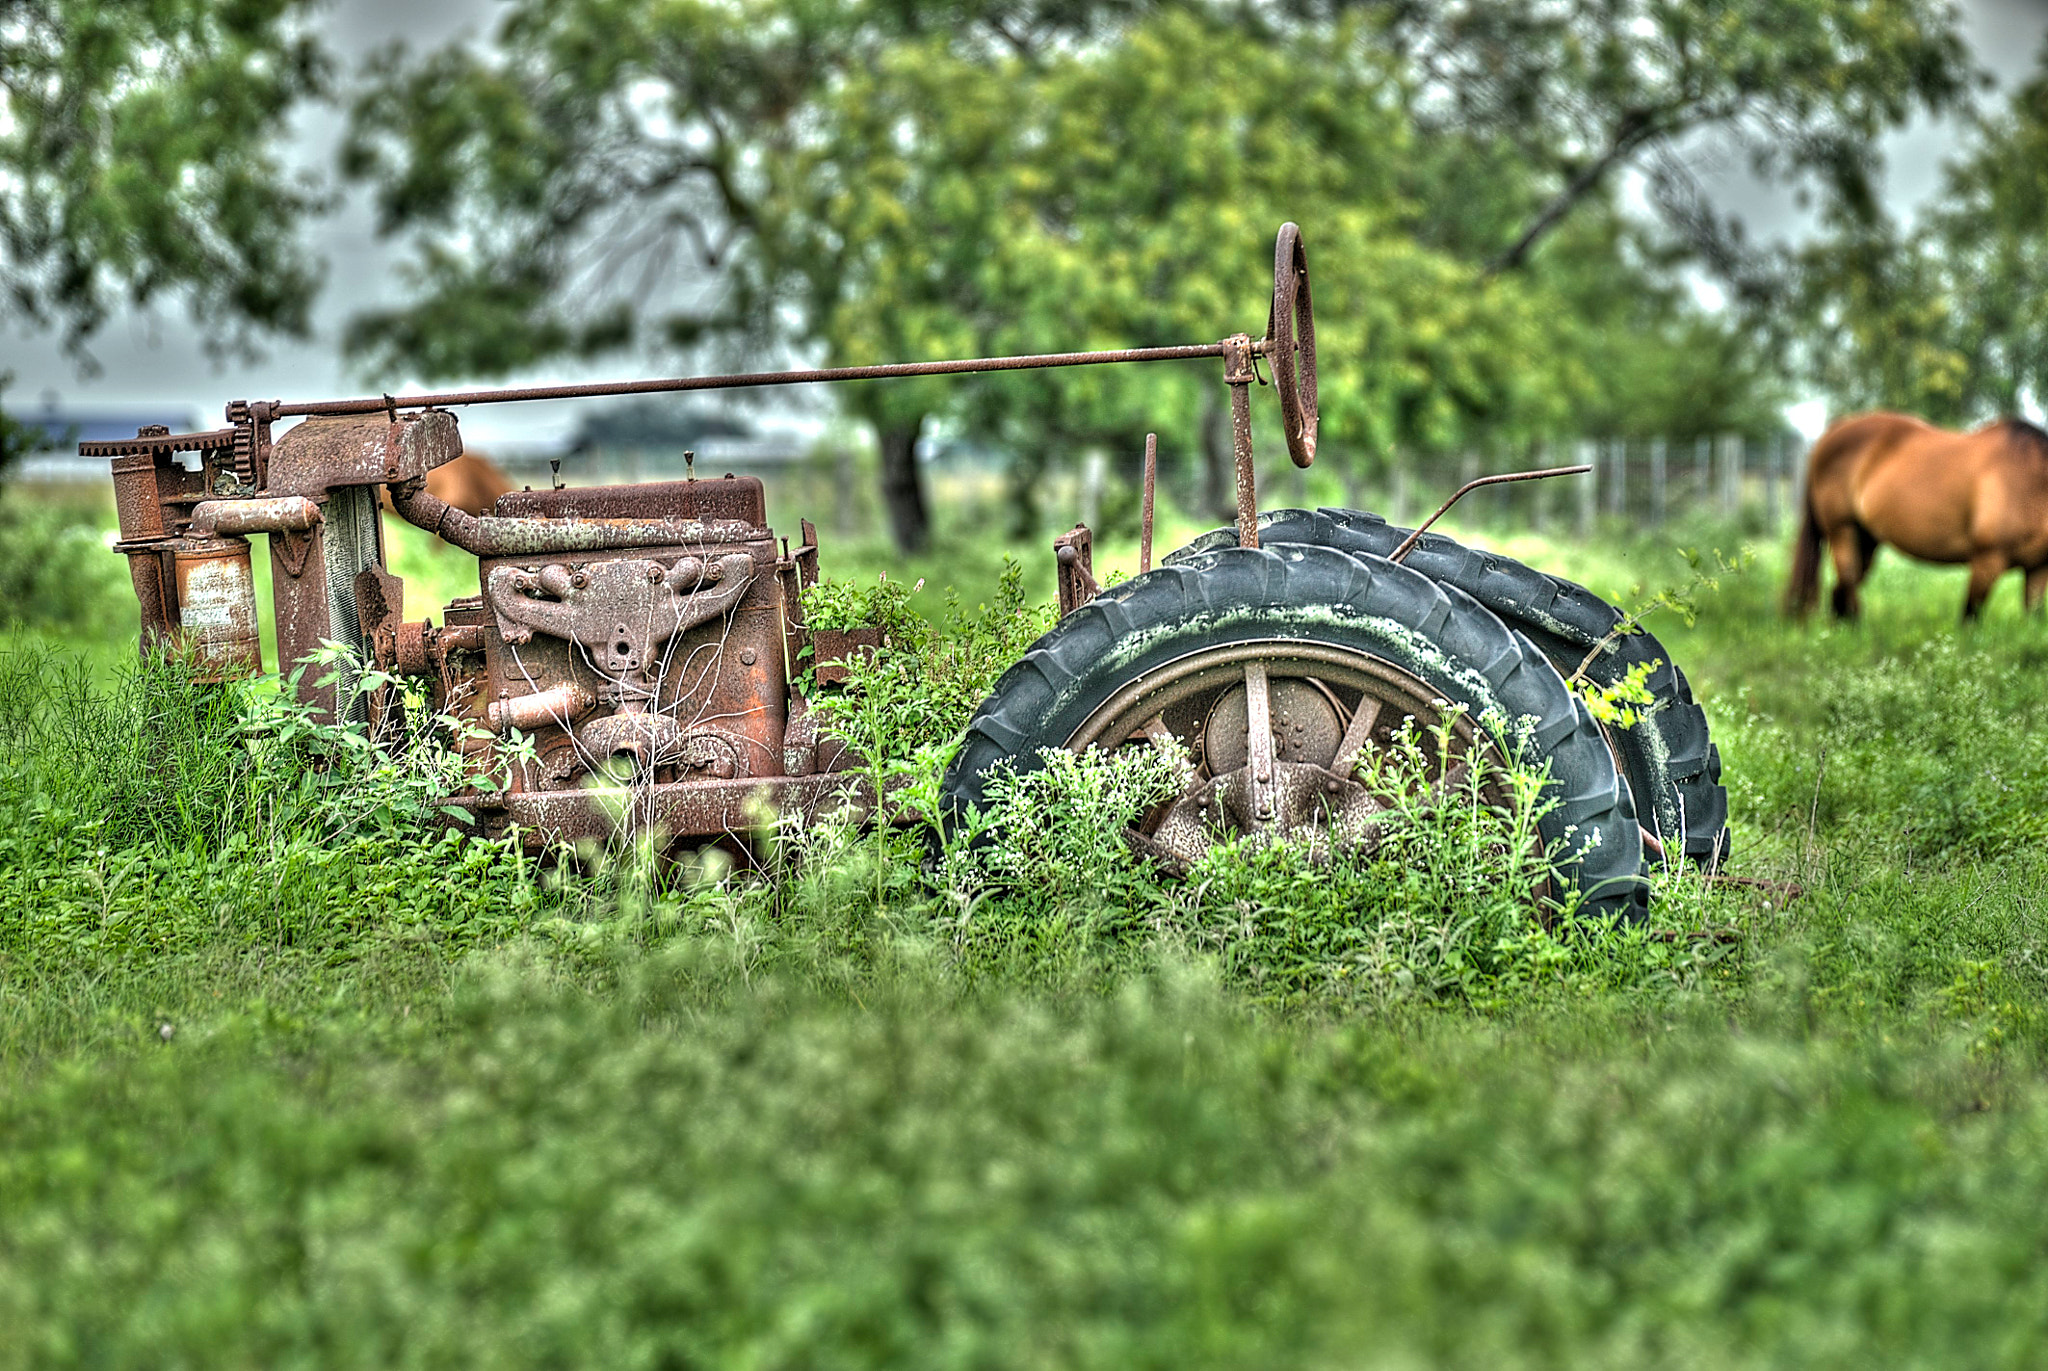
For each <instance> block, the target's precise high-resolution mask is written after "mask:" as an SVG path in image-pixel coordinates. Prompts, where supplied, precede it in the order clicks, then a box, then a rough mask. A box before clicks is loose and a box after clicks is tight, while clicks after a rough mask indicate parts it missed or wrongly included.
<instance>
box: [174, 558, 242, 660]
mask: <svg viewBox="0 0 2048 1371" xmlns="http://www.w3.org/2000/svg"><path fill="white" fill-rule="evenodd" d="M171 569H172V577H173V582H174V586H175V590H176V595H177V602H178V608H177V615H178V624H177V628H178V642H179V643H180V645H181V646H182V647H183V648H184V649H185V650H186V651H188V652H190V653H191V654H192V655H193V656H194V657H195V658H196V659H197V660H198V661H199V662H201V663H204V664H205V665H207V666H208V667H211V668H212V671H213V673H214V674H216V675H217V676H218V678H220V679H226V678H228V677H231V676H246V675H253V674H255V673H257V672H260V671H262V670H263V638H262V635H261V633H260V632H259V631H258V628H257V622H256V576H255V573H254V571H253V569H252V568H251V566H250V562H249V540H248V539H246V538H180V539H178V540H177V541H176V542H175V543H173V544H172V545H171Z"/></svg>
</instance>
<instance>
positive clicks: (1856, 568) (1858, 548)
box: [1828, 524, 1877, 619]
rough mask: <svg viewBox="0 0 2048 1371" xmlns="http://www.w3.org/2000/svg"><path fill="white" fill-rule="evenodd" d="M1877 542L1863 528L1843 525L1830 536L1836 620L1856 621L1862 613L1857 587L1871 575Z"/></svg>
mask: <svg viewBox="0 0 2048 1371" xmlns="http://www.w3.org/2000/svg"><path fill="white" fill-rule="evenodd" d="M1876 550H1877V539H1875V538H1873V537H1871V536H1870V533H1869V531H1868V530H1867V529H1865V528H1864V527H1863V526H1862V525H1861V524H1844V525H1842V526H1841V527H1840V528H1838V529H1836V530H1835V531H1834V532H1833V533H1830V534H1829V535H1828V553H1829V555H1830V556H1832V557H1833V558H1834V563H1835V592H1834V596H1833V599H1832V601H1831V603H1832V605H1833V607H1834V611H1835V617H1836V618H1837V619H1853V618H1855V617H1856V616H1857V615H1859V614H1861V613H1862V612H1863V605H1862V603H1861V602H1860V601H1859V600H1858V598H1857V595H1856V590H1857V587H1858V586H1860V585H1862V584H1863V578H1864V577H1865V576H1867V575H1868V574H1869V573H1870V559H1871V556H1872V554H1873V553H1875V552H1876Z"/></svg>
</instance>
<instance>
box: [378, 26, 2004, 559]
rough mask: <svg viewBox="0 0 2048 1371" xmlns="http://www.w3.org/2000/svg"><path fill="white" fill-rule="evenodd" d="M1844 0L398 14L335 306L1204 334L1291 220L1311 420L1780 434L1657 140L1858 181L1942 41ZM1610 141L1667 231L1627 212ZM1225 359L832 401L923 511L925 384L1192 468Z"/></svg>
mask: <svg viewBox="0 0 2048 1371" xmlns="http://www.w3.org/2000/svg"><path fill="white" fill-rule="evenodd" d="M1837 10H1838V7H1837V6H1834V5H1831V4H1824V3H1819V0H1803V2H1802V3H1798V4H1791V5H1786V4H1763V3H1751V2H1750V0H1729V2H1728V3H1720V4H1715V5H1711V6H1707V7H1705V8H1702V7H1699V6H1672V5H1666V4H1651V3H1634V2H1632V3H1625V4H1610V5H1600V6H1590V5H1577V6H1566V7H1562V8H1560V7H1557V6H1552V5H1545V4H1536V3H1519V2H1518V3H1511V4H1484V5H1481V4H1466V3H1457V2H1455V0H1452V2H1447V3H1433V4H1426V5H1407V6H1399V7H1367V6H1322V5H1286V6H1278V7H1257V6H1254V7H1244V6H1237V5H1227V4H1219V3H1208V2H1207V0H1162V2H1159V3H1147V2H1144V0H1129V2H1126V0H1115V2H1113V3H1094V4H1078V5H1065V4H1063V5H1051V6H1048V5H1038V4H1020V3H1013V2H1012V0H992V2H991V3H976V4H972V5H969V6H966V7H965V8H962V9H959V10H957V11H955V12H950V13H949V18H948V22H946V23H944V24H935V23H929V22H924V21H923V20H922V19H921V18H920V12H919V11H917V9H916V7H910V8H909V9H906V8H904V7H902V6H899V5H893V4H876V3H853V4H844V5H836V6H829V5H828V6H819V5H795V6H792V5H787V4H783V3H780V0H745V3H738V4H731V5H722V6H703V5H694V4H662V5H642V4H624V3H619V0H573V2H572V3H561V2H560V0H550V2H549V3H545V4H542V3H522V4H517V5H514V6H511V7H509V8H508V9H507V11H506V12H505V14H504V15H503V16H502V18H501V21H500V23H499V26H498V28H497V30H496V33H495V36H494V38H493V40H492V42H491V43H490V44H489V45H488V46H487V47H467V46H465V47H451V48H448V49H444V50H442V51H440V52H436V53H430V54H425V55H422V56H418V57H412V56H408V55H406V54H404V53H402V52H398V51H393V52H392V53H389V54H387V55H386V56H385V57H384V58H383V59H381V60H380V62H379V63H378V64H377V65H376V66H375V67H374V69H373V71H372V73H371V79H370V81H369V83H368V85H367V86H366V88H365V89H364V90H363V91H362V93H361V94H360V96H359V98H358V100H357V103H356V105H355V108H354V113H353V118H352V124H351V135H350V143H349V150H348V153H347V157H346V166H347V170H348V172H349V174H350V175H352V176H354V177H357V178H359V179H361V180H364V181H366V182H367V183H369V184H370V185H371V186H372V188H373V190H374V193H375V194H376V196H377V199H378V203H379V206H380V210H381V215H382V228H383V230H384V231H385V232H386V233H388V234H392V235H398V236H402V237H405V238H407V239H409V240H410V242H411V245H412V247H413V249H414V262H415V275H414V278H413V286H414V290H413V293H412V298H411V299H409V300H408V301H406V302H405V303H403V304H402V305H400V306H398V307H397V308H395V309H389V310H380V311H376V312H373V313H371V314H367V315H365V316H363V317H362V318H361V319H359V320H358V321H357V323H356V325H355V326H354V327H353V328H352V329H351V332H350V338H351V345H352V348H353V350H354V351H355V352H356V354H357V355H358V356H359V357H361V358H362V359H363V360H364V361H365V363H366V365H368V366H369V367H370V368H371V369H372V370H374V371H377V372H380V373H398V372H403V373H404V374H406V375H408V376H410V375H417V374H454V373H473V372H476V371H501V370H505V369H508V368H512V367H518V366H525V365H530V364H532V363H535V362H538V361H540V360H543V359H545V358H547V357H551V356H559V355H584V354H587V353H589V352H591V351H592V350H595V349H597V348H600V347H603V346H608V345H614V344H615V345H619V346H633V347H638V348H642V349H656V350H660V351H663V352H669V353H672V352H674V351H675V350H677V349H684V350H693V349H698V348H700V347H708V348H710V349H711V350H713V351H715V352H717V353H719V354H721V355H723V354H737V355H740V356H743V357H745V358H746V359H748V360H753V361H758V360H760V358H759V357H758V356H757V355H756V354H759V353H761V352H763V351H769V352H775V351H777V350H780V349H787V350H795V351H799V352H802V353H804V354H805V355H815V356H818V357H820V358H821V359H822V360H826V361H830V362H837V363H848V364H858V363H869V362H876V361H884V360H898V359H904V358H920V357H936V356H960V355H969V354H974V353H989V352H1042V351H1053V350H1065V349H1070V348H1075V347H1085V346H1126V345H1130V344H1134V343H1156V342H1167V341H1174V340H1179V339H1208V338H1214V337H1216V336H1217V335H1218V334H1219V333H1223V332H1227V331H1230V330H1234V329H1239V328H1242V329H1245V330H1247V331H1252V332H1257V331H1258V330H1259V327H1260V320H1261V316H1262V314H1263V301H1264V299H1265V296H1266V292H1267V289H1268V281H1269V280H1270V250H1269V248H1270V241H1271V240H1270V237H1269V235H1270V234H1271V232H1272V230H1273V227H1274V226H1275V225H1276V224H1278V223H1279V222H1280V221H1281V220H1282V219H1288V218H1291V219H1295V220H1297V221H1299V222H1300V223H1301V224H1303V225H1304V226H1305V227H1306V228H1307V230H1308V238H1309V242H1310V245H1311V256H1312V261H1313V265H1314V272H1315V280H1316V297H1317V299H1318V300H1320V301H1321V302H1322V306H1323V311H1322V318H1321V320H1320V321H1319V329H1320V335H1321V336H1320V339H1319V354H1320V364H1321V369H1322V387H1321V396H1322V401H1323V406H1324V413H1323V425H1324V426H1323V435H1324V442H1323V449H1324V451H1325V452H1326V454H1328V459H1327V460H1333V461H1335V462H1338V463H1341V464H1344V465H1348V466H1350V467H1352V468H1353V469H1354V470H1357V469H1361V468H1370V467H1374V466H1380V465H1384V464H1387V463H1389V462H1392V461H1395V460H1398V459H1400V458H1401V457H1402V456H1403V454H1407V453H1413V452H1434V451H1445V450H1457V449H1460V448H1466V449H1469V448H1472V447H1474V446H1480V445H1486V446H1494V447H1500V446H1507V445H1516V446H1519V445H1521V444H1524V443H1527V442H1529V441H1531V440H1533V439H1536V438H1539V437H1544V436H1555V435H1558V434H1564V433H1582V432H1589V431H1599V432H1606V433H1621V434H1647V433H1651V432H1663V433H1667V434H1677V435H1680V436H1684V435H1687V434H1691V433H1695V432H1703V431H1728V430H1731V429H1742V430H1749V431H1765V430H1768V429H1770V428H1771V427H1772V426H1773V425H1774V424H1775V417H1774V416H1775V411H1776V409H1777V408H1778V407H1779V405H1780V404H1781V403H1782V400H1783V398H1784V396H1783V395H1782V393H1781V385H1780V383H1779V381H1778V380H1777V379H1776V377H1777V372H1776V370H1775V369H1774V368H1773V366H1771V365H1769V364H1768V362H1767V358H1766V355H1765V354H1764V353H1763V352H1761V351H1760V350H1759V349H1758V348H1757V346H1756V339H1755V336H1754V335H1753V334H1752V333H1751V332H1749V331H1747V330H1745V329H1742V328H1739V327H1736V326H1735V325H1733V324H1731V323H1729V322H1728V321H1726V320H1723V319H1718V318H1715V317H1712V316H1709V315H1708V314H1706V313H1705V312H1703V311H1702V310H1701V309H1700V308H1699V307H1698V306H1697V305H1696V304H1694V303H1693V299H1692V293H1691V289H1690V286H1689V285H1688V284H1687V282H1686V280H1685V278H1684V276H1683V274H1682V272H1681V271H1680V267H1681V266H1682V265H1683V260H1682V259H1683V257H1684V256H1685V254H1686V253H1687V252H1688V251H1691V250H1694V249H1698V248H1701V247H1702V246H1703V245H1704V247H1706V248H1710V249H1712V250H1714V251H1721V250H1722V249H1725V248H1726V247H1727V243H1728V241H1729V240H1728V238H1727V235H1726V234H1725V233H1722V232H1719V230H1720V228H1721V225H1720V221H1719V219H1718V218H1717V217H1716V216H1715V215H1714V214H1713V212H1712V210H1711V207H1710V206H1706V205H1705V204H1704V202H1703V201H1702V200H1701V199H1700V198H1699V196H1698V195H1697V193H1696V190H1697V188H1696V187H1692V186H1690V183H1689V182H1686V181H1685V178H1684V176H1683V173H1682V172H1679V171H1676V170H1674V168H1675V167H1676V166H1677V163H1676V160H1675V158H1674V156H1673V150H1674V149H1675V148H1677V147H1678V146H1679V145H1680V144H1682V143H1683V144H1687V145H1690V144H1692V143H1695V142H1697V141H1699V140H1701V139H1719V140H1720V141H1721V142H1722V143H1723V144H1731V143H1732V144H1733V145H1734V146H1736V147H1739V148H1741V149H1742V150H1744V151H1746V152H1748V153H1751V154H1753V156H1754V157H1755V159H1757V160H1758V162H1759V163H1760V165H1762V166H1763V167H1764V168H1765V169H1766V170H1768V171H1769V172H1771V173H1772V174H1773V175H1775V176H1778V177H1781V178H1782V179H1786V180H1790V181H1794V182H1797V183H1799V184H1801V185H1808V184H1815V183H1818V184H1821V185H1823V186H1824V187H1826V188H1828V191H1829V194H1830V195H1831V196H1832V197H1833V199H1834V200H1835V201H1838V202H1841V203H1850V202H1860V201H1861V199H1862V198H1864V197H1865V195H1866V194H1867V185H1866V183H1867V180H1868V177H1869V174H1870V172H1871V169H1872V167H1873V165H1874V162H1875V158H1876V153H1875V149H1876V147H1877V143H1878V139H1879V138H1880V136H1881V135H1882V133H1883V132H1884V131H1885V130H1886V129H1887V128H1890V127H1893V126H1895V125H1897V124H1899V123H1900V122H1902V121H1903V120H1905V119H1906V118H1908V117H1909V116H1910V115H1911V114H1912V113H1914V112H1915V111H1916V110H1919V109H1941V108H1946V107H1947V106H1948V105H1949V104H1951V103H1952V102H1953V101H1954V100H1956V99H1957V98H1958V96H1959V94H1960V93H1961V90H1962V88H1963V85H1964V81H1965V63H1964V55H1963V48H1962V46H1961V42H1960V39H1959V37H1958V34H1957V30H1956V24H1955V18H1954V15H1953V14H1952V13H1951V12H1950V11H1949V10H1948V9H1947V8H1946V7H1945V6H1943V5H1940V4H1937V3H1935V0H1886V3H1883V4H1879V5H1874V6H1865V7H1862V8H1861V9H1859V10H1858V12H1857V16H1856V18H1855V20H1854V21H1853V22H1850V21H1847V20H1844V19H1843V18H1842V17H1841V16H1840V14H1838V12H1837ZM1630 166H1636V167H1648V168H1650V169H1652V170H1653V172H1654V175H1653V182H1654V184H1655V186H1656V188H1657V190H1658V194H1657V195H1656V196H1655V197H1653V199H1654V202H1655V204H1656V206H1657V207H1658V209H1659V211H1660V212H1661V214H1662V217H1663V220H1664V223H1663V226H1662V228H1651V227H1648V226H1646V225H1643V224H1639V223H1635V222H1632V221H1631V220H1629V219H1628V218H1627V217H1626V216H1624V215H1623V214H1621V213H1620V211H1619V210H1618V209H1617V207H1616V204H1617V202H1616V199H1615V196H1614V193H1613V189H1612V182H1613V180H1614V179H1615V176H1616V175H1617V174H1618V173H1619V172H1620V171H1621V170H1622V169H1623V168H1626V167H1630ZM1688 192H1693V193H1688ZM1539 240H1540V241H1541V242H1542V243H1543V244H1544V247H1543V250H1542V251H1541V252H1540V253H1537V252H1533V248H1534V246H1535V244H1536V243H1537V242H1538V241H1539ZM681 254H687V255H688V258H689V260H690V261H691V263H692V265H693V266H694V267H695V268H696V270H695V271H692V272H684V273H678V272H677V271H676V262H677V259H678V256H679V255H681ZM1716 260H1717V261H1718V259H1716ZM707 279H708V280H713V281H715V282H716V285H717V289H715V290H712V289H705V288H703V283H704V282H705V281H706V280H707ZM1214 380H1215V374H1214V371H1213V368H1212V367H1206V366H1205V367H1194V366H1189V367H1178V366H1174V367H1164V366H1162V367H1149V368H1117V369H1104V370H1095V369H1085V370H1060V371H1050V370H1049V371H1040V372H1033V373H1030V374H1024V375H1010V376H993V375H992V376H985V377H978V378H972V379H964V378H961V379H952V380H946V381H936V380H935V381H923V382H916V383H908V384H902V385H891V386H871V387H861V388H859V389H858V390H857V391H853V392H849V394H848V396H847V402H848V403H849V405H850V406H852V408H853V409H854V411H855V413H856V414H858V415H859V416H860V417H862V418H864V419H866V420H868V421H869V422H871V423H872V424H873V425H874V426H875V428H876V430H877V432H878V434H880V435H882V436H883V437H884V438H885V439H886V441H884V442H883V443H882V445H881V446H882V451H883V459H884V460H883V461H882V463H881V468H882V471H883V479H884V482H885V492H887V493H889V494H890V495H891V496H892V499H891V501H890V508H891V509H892V511H894V512H895V514H896V516H897V519H898V527H897V532H898V534H899V538H900V539H901V541H902V545H903V546H904V547H906V548H914V547H916V546H917V545H919V544H920V543H921V541H922V537H923V530H922V528H921V527H918V528H914V529H913V528H909V527H907V526H906V522H905V521H908V522H909V523H912V524H914V523H916V522H917V520H916V518H915V516H914V514H912V513H910V512H908V511H910V510H912V509H914V507H915V504H916V498H915V492H916V490H917V488H918V483H919V481H920V480H921V477H920V476H919V473H918V469H917V466H916V464H915V462H914V461H913V460H912V459H911V456H910V454H911V452H912V450H913V445H914V442H915V439H916V437H917V435H918V434H919V433H920V432H921V431H923V427H924V423H925V420H926V419H927V418H929V417H940V418H943V419H945V420H947V421H949V422H952V423H957V424H959V425H961V426H962V427H964V428H966V429H967V430H969V431H971V432H973V433H974V434H976V435H977V436H978V437H980V438H981V439H982V440H983V441H986V442H988V443H991V444H993V445H996V446H998V447H1000V448H1001V449H1003V450H1005V451H1007V452H1009V453H1010V454H1012V456H1013V458H1014V460H1015V462H1016V464H1017V469H1018V470H1017V476H1018V479H1017V489H1018V490H1019V491H1020V492H1028V491H1029V490H1030V489H1031V485H1032V481H1033V479H1034V478H1035V477H1036V476H1037V475H1038V474H1039V473H1040V472H1042V471H1043V470H1044V469H1045V468H1046V467H1047V465H1048V464H1051V463H1054V462H1057V461H1059V460H1061V455H1062V454H1064V453H1069V452H1073V451H1076V450H1079V449H1082V448H1085V447H1088V446H1092V445H1098V444H1100V445H1107V446H1110V447H1112V448H1113V449H1115V450H1119V451H1130V450H1134V449H1135V447H1136V444H1137V441H1138V439H1139V438H1140V437H1141V436H1142V435H1143V434H1144V433H1145V432H1146V431H1147V430H1150V429H1156V430H1158V431H1159V432H1160V435H1161V439H1162V451H1163V455H1164V458H1165V460H1166V462H1167V463H1168V469H1169V470H1170V469H1171V467H1172V465H1173V464H1175V463H1176V462H1177V461H1178V462H1180V463H1182V464H1186V463H1189V462H1191V461H1193V460H1197V459H1199V460H1202V461H1205V462H1206V463H1207V464H1208V465H1207V469H1209V470H1211V471H1212V472H1213V471H1216V470H1220V467H1221V461H1222V458H1223V455H1224V449H1223V447H1222V446H1221V445H1220V444H1219V443H1218V442H1217V440H1216V437H1215V427H1216V425H1215V421H1216V417H1217V412H1216V409H1215V399H1214V390H1215V386H1214ZM1026 498H1027V499H1028V495H1027V496H1026ZM911 535H914V536H911Z"/></svg>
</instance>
